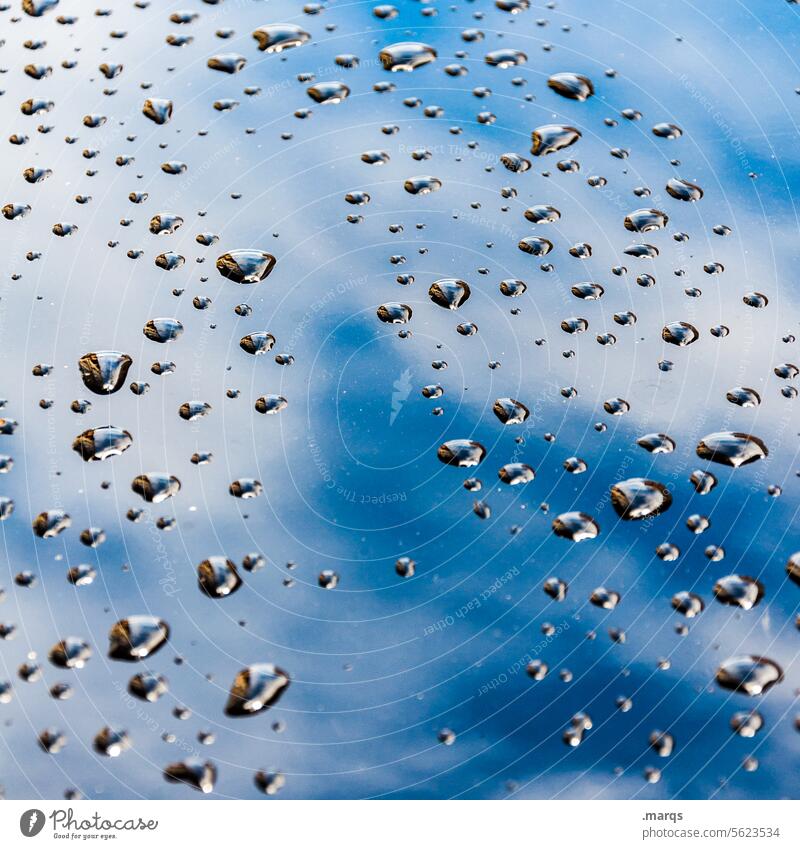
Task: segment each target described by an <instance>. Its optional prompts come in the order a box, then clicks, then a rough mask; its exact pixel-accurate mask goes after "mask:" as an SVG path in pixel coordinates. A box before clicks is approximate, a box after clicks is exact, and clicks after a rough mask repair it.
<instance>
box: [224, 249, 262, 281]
mask: <svg viewBox="0 0 800 849" xmlns="http://www.w3.org/2000/svg"><path fill="white" fill-rule="evenodd" d="M275 262H276V260H275V257H274V256H273V255H272V254H268V253H266V252H265V251H258V250H253V249H249V248H242V249H238V250H234V251H228V253H225V254H223V255H222V256H221V257H219V258H218V259H217V271H219V273H220V274H221V275H222V276H223V277H226V278H227V279H228V280H233V282H234V283H259V282H260V281H261V280H264V279H265V278H267V277H268V276H269V275H270V273H271V272H272V269H273V268H274V267H275Z"/></svg>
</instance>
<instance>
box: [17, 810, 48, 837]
mask: <svg viewBox="0 0 800 849" xmlns="http://www.w3.org/2000/svg"><path fill="white" fill-rule="evenodd" d="M43 828H44V812H43V811H40V810H39V809H38V808H31V809H30V810H29V811H25V813H24V814H23V815H22V816H21V817H20V818H19V830H20V831H21V832H22V833H23V834H24V835H25V837H36V835H37V834H38V833H39V832H40V831H41V830H42V829H43Z"/></svg>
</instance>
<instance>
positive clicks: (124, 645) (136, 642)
mask: <svg viewBox="0 0 800 849" xmlns="http://www.w3.org/2000/svg"><path fill="white" fill-rule="evenodd" d="M168 639H169V626H168V625H167V623H166V622H164V621H163V620H162V619H159V618H158V617H157V616H149V615H145V614H142V615H139V616H128V617H127V618H126V619H120V621H119V622H117V623H116V624H115V625H114V626H113V627H112V628H111V630H110V631H109V634H108V640H109V645H108V656H109V657H110V658H112V660H126V661H137V660H143V659H144V658H146V657H149V656H150V655H151V654H155V653H156V652H157V651H158V650H159V649H160V648H162V647H163V646H164V644H165V643H166V642H167V640H168Z"/></svg>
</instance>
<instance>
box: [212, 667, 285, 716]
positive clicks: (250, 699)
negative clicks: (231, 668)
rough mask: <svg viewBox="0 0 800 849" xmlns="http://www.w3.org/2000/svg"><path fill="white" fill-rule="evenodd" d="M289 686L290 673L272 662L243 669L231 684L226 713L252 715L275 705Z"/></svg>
mask: <svg viewBox="0 0 800 849" xmlns="http://www.w3.org/2000/svg"><path fill="white" fill-rule="evenodd" d="M288 686H289V674H288V673H287V672H284V671H283V670H282V669H281V668H280V667H278V666H274V665H273V664H271V663H255V664H253V665H251V666H248V667H246V668H245V669H242V670H241V672H239V674H238V675H237V676H236V678H235V679H234V682H233V684H232V685H231V690H230V694H229V696H228V701H227V704H226V705H225V713H226V714H227V715H228V716H251V715H252V714H256V713H260V712H261V711H262V710H266V709H267V708H269V707H271V706H272V705H274V704H275V703H276V702H277V701H278V699H280V697H281V696H282V695H283V694H284V692H285V691H286V688H287V687H288Z"/></svg>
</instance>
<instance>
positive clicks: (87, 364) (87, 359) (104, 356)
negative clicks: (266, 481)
mask: <svg viewBox="0 0 800 849" xmlns="http://www.w3.org/2000/svg"><path fill="white" fill-rule="evenodd" d="M132 362H133V360H132V359H131V358H130V357H129V356H128V354H123V353H122V352H121V351H94V352H92V353H89V354H84V355H83V356H82V357H81V358H80V359H79V360H78V368H79V369H80V373H81V378H82V379H83V383H84V385H85V386H86V388H87V389H89V390H90V391H91V392H94V393H95V394H97V395H112V394H113V393H114V392H117V391H118V390H120V389H122V387H123V386H124V385H125V378H126V377H127V375H128V369H129V368H130V367H131V363H132Z"/></svg>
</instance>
